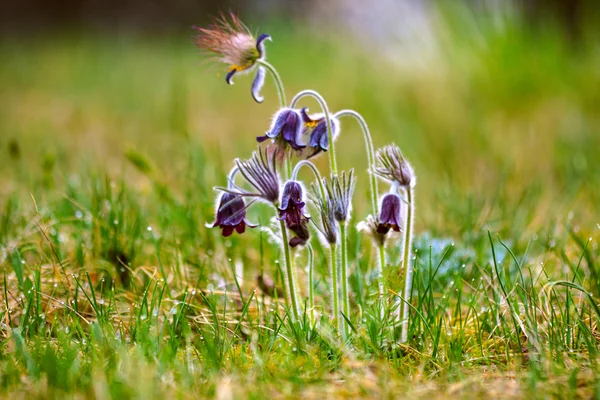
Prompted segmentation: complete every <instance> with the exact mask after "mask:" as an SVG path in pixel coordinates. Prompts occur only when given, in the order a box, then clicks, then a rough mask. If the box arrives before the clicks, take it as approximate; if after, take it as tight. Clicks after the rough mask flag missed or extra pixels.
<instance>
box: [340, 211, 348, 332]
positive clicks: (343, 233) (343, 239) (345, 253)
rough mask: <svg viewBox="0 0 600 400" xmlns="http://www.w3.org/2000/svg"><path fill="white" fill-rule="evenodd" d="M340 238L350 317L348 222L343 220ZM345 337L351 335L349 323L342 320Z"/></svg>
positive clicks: (345, 304)
mask: <svg viewBox="0 0 600 400" xmlns="http://www.w3.org/2000/svg"><path fill="white" fill-rule="evenodd" d="M340 236H341V238H340V240H341V242H342V276H341V279H342V301H343V304H342V309H343V311H344V315H346V318H348V319H350V298H349V297H348V235H347V230H346V223H345V222H344V221H342V222H341V223H340ZM342 326H343V334H344V338H347V337H348V335H349V333H350V332H349V330H348V323H347V322H346V321H345V320H344V321H342Z"/></svg>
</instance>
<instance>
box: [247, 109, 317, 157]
mask: <svg viewBox="0 0 600 400" xmlns="http://www.w3.org/2000/svg"><path fill="white" fill-rule="evenodd" d="M303 129H304V125H303V123H302V116H301V114H300V111H298V110H295V109H293V108H282V109H281V110H279V111H278V112H277V114H275V117H274V118H273V122H272V124H271V129H269V131H268V132H267V133H266V134H265V135H264V136H258V137H257V138H256V141H257V142H259V143H261V142H264V141H265V140H267V139H275V140H280V141H283V143H287V144H289V145H290V146H291V147H292V149H294V150H302V149H303V148H304V147H306V145H305V144H304V143H302V142H301V141H300V135H301V133H302V132H303Z"/></svg>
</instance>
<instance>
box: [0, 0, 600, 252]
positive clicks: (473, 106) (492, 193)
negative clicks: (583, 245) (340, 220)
mask: <svg viewBox="0 0 600 400" xmlns="http://www.w3.org/2000/svg"><path fill="white" fill-rule="evenodd" d="M599 9H600V7H599V6H598V3H597V2H595V1H584V0H579V1H577V0H571V1H566V0H565V1H559V0H556V1H541V0H530V1H522V2H519V1H456V2H451V3H448V2H434V1H424V0H423V1H419V0H403V1H392V0H378V1H372V2H369V3H368V5H367V3H365V2H363V1H358V0H356V1H354V0H353V1H331V2H320V1H274V0H270V1H269V0H264V1H258V0H257V1H243V2H242V1H237V2H236V1H223V2H208V1H196V2H191V1H187V0H178V1H169V2H166V1H139V0H127V1H118V2H117V1H82V0H61V1H57V2H44V1H40V0H24V1H19V2H3V3H2V5H0V32H1V35H2V36H1V38H0V54H1V55H0V58H1V60H2V61H1V62H0V160H1V162H0V182H1V184H0V209H2V210H7V209H8V207H12V208H11V209H12V210H13V211H14V210H15V209H17V208H18V209H20V210H21V211H22V212H23V213H22V214H21V215H22V218H23V221H27V220H28V219H29V218H32V217H33V216H34V215H35V213H36V206H37V207H38V209H37V212H39V211H40V208H41V209H42V210H43V209H44V207H50V208H52V207H55V206H54V205H52V204H62V203H60V202H61V201H62V202H66V200H64V199H65V198H68V199H71V200H73V199H76V198H77V196H78V195H80V194H81V193H82V192H83V193H91V190H92V189H91V187H92V186H93V185H94V184H93V183H92V182H95V181H94V179H99V180H102V179H107V180H110V181H117V182H124V183H126V184H127V187H128V189H129V190H130V191H131V195H132V196H133V197H134V198H135V201H136V203H135V204H138V205H139V206H140V207H141V209H143V210H145V213H146V214H145V215H146V217H147V219H148V222H149V223H150V224H152V223H157V222H156V220H160V219H161V218H163V217H164V216H163V217H161V214H160V211H161V205H160V199H164V198H165V197H164V196H167V198H169V199H171V200H172V201H173V202H174V203H173V204H184V205H185V207H184V208H183V209H182V210H183V211H181V213H182V215H181V216H180V217H181V218H180V220H181V221H192V222H189V223H188V222H181V224H179V225H178V224H176V223H173V224H172V225H171V227H172V232H170V233H168V235H172V239H173V241H176V240H177V237H178V235H180V234H181V232H180V230H185V229H186V228H185V227H184V226H185V225H186V224H191V225H194V228H193V229H192V230H193V231H194V232H196V234H198V232H202V234H198V235H199V236H198V238H199V239H197V244H199V245H201V246H204V245H207V246H208V245H209V242H210V241H212V240H213V239H212V238H215V237H216V235H217V233H216V232H214V234H209V233H207V234H206V235H204V233H203V232H205V228H204V226H203V224H204V223H205V222H210V221H211V220H212V218H213V217H212V215H213V201H214V195H215V194H214V192H213V191H212V187H213V186H215V185H220V184H223V183H224V182H225V176H226V173H227V171H228V170H229V169H230V168H231V166H232V160H233V159H234V158H235V157H242V158H243V157H247V156H249V155H250V153H251V151H252V150H253V149H254V148H255V146H256V143H255V140H254V137H255V136H257V135H261V134H263V132H264V131H265V130H266V129H267V127H268V125H269V121H270V118H271V116H272V115H273V113H274V112H275V111H276V109H277V97H276V92H275V90H274V88H273V86H272V82H270V81H267V85H266V87H265V89H264V94H265V96H266V101H265V103H263V104H260V105H259V104H256V103H254V102H253V101H252V99H251V97H250V93H249V89H250V84H251V80H250V78H244V77H240V78H239V79H237V81H236V84H235V85H234V86H227V85H226V84H225V82H224V76H223V73H222V70H221V69H220V67H219V66H211V65H209V64H207V63H206V62H205V60H204V59H203V58H202V56H201V55H200V53H199V51H198V50H197V49H196V48H194V45H193V44H192V41H191V38H192V35H193V30H192V29H191V26H192V25H202V24H206V23H208V22H209V21H210V19H211V18H212V17H213V16H215V15H218V14H219V13H220V12H227V11H228V10H233V11H235V12H237V13H238V14H239V15H240V17H241V18H242V19H243V20H244V21H245V22H246V23H247V24H248V25H249V26H250V27H251V28H252V30H253V31H256V32H268V33H270V34H271V36H272V37H273V38H274V41H273V42H272V43H269V44H268V46H267V47H268V49H267V51H268V59H269V61H270V62H271V63H272V64H274V65H275V66H276V67H277V68H278V69H279V72H280V74H281V76H282V78H283V80H284V83H285V85H286V91H287V93H288V97H291V96H292V95H293V94H294V93H296V92H297V91H299V90H302V89H305V88H311V89H315V90H317V91H319V92H321V93H322V94H323V95H324V96H325V98H326V99H327V100H328V102H329V104H330V107H331V108H332V109H334V110H336V109H342V108H353V109H356V110H358V111H359V112H361V113H362V114H363V115H364V116H365V118H366V120H367V121H368V123H369V124H370V127H371V130H372V132H373V135H374V141H375V145H376V147H380V146H383V145H385V144H387V143H389V142H392V141H393V142H395V143H396V144H398V145H399V146H400V147H401V148H402V149H403V152H404V153H405V155H406V156H407V157H408V158H409V159H410V160H411V162H412V163H413V164H414V166H415V169H416V171H417V175H418V188H417V196H418V211H417V214H418V215H417V222H416V229H417V232H419V233H423V232H430V233H431V234H433V235H441V236H449V237H453V238H457V239H460V238H461V237H464V236H469V235H471V234H472V232H482V231H483V230H485V229H492V230H494V231H495V232H500V233H503V234H506V235H510V236H511V237H516V238H521V237H523V238H529V236H528V235H529V234H530V233H532V234H533V233H539V232H545V231H552V230H553V229H555V228H554V227H555V225H557V224H558V225H564V224H565V223H566V221H574V222H573V224H580V225H582V227H583V228H582V229H586V230H590V231H591V230H596V229H597V228H596V224H597V223H598V222H599V219H598V203H599V202H600V189H599V188H600V169H599V168H598V164H597V163H598V161H597V159H598V154H599V152H600V23H599V21H600V18H599V16H600V11H599ZM307 105H308V106H310V107H312V109H313V111H317V109H316V104H307ZM342 129H343V133H342V135H341V139H340V140H339V144H338V151H339V163H340V165H341V167H342V168H344V169H347V168H351V167H353V168H355V169H356V171H357V172H358V177H359V185H358V189H359V190H358V196H357V198H356V199H355V209H356V215H355V220H358V219H361V218H363V217H364V216H365V215H366V213H367V205H368V200H367V193H366V188H367V184H366V182H367V181H366V156H365V149H364V147H363V145H362V139H361V133H360V131H359V130H358V127H357V126H355V125H354V124H353V122H351V121H346V122H345V123H344V124H343V126H342ZM318 163H319V165H320V166H322V167H324V168H325V167H326V165H327V164H326V160H325V159H319V160H318ZM324 170H325V169H324ZM306 177H307V179H308V178H309V175H307V176H306ZM165 193H167V194H165ZM56 202H59V203H56ZM66 203H68V202H66ZM68 204H70V205H71V206H72V202H71V203H68ZM51 205H52V206H51ZM65 207H66V206H65ZM46 211H49V212H50V211H51V209H46ZM71 214H72V212H71ZM167 225H168V224H167ZM180 225H181V226H180ZM190 229H191V228H190ZM190 234H191V233H190Z"/></svg>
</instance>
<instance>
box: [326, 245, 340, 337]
mask: <svg viewBox="0 0 600 400" xmlns="http://www.w3.org/2000/svg"><path fill="white" fill-rule="evenodd" d="M329 246H330V247H329V249H330V252H331V258H330V262H331V264H330V266H329V268H330V273H331V299H332V303H333V315H332V317H333V326H334V327H335V328H336V329H337V330H338V332H341V331H342V330H341V326H340V296H339V293H338V262H337V246H336V244H335V243H331V244H330V245H329Z"/></svg>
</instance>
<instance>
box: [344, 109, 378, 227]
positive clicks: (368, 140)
mask: <svg viewBox="0 0 600 400" xmlns="http://www.w3.org/2000/svg"><path fill="white" fill-rule="evenodd" d="M334 117H335V118H341V117H353V118H354V119H355V120H356V122H358V124H359V125H360V128H361V130H362V132H363V138H364V140H365V146H366V147H367V161H368V164H369V178H370V182H369V184H370V191H371V208H372V210H373V216H374V217H376V216H377V215H379V206H378V203H377V194H378V189H377V178H376V177H375V175H374V174H373V170H374V168H375V147H373V138H372V137H371V131H370V130H369V126H368V125H367V122H366V121H365V119H364V118H363V116H362V115H360V114H359V113H358V112H356V111H354V110H341V111H338V112H337V113H335V115H334Z"/></svg>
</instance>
